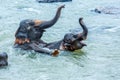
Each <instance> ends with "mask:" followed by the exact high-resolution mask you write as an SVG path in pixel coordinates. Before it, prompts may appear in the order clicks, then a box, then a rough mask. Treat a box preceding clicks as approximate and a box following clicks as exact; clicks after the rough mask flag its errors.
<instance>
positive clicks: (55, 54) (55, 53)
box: [51, 49, 59, 56]
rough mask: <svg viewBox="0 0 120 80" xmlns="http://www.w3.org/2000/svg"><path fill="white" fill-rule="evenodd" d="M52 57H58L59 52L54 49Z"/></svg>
mask: <svg viewBox="0 0 120 80" xmlns="http://www.w3.org/2000/svg"><path fill="white" fill-rule="evenodd" d="M51 55H52V56H58V55H59V50H57V49H55V50H54V51H53V52H52V54H51Z"/></svg>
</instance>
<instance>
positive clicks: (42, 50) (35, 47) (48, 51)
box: [29, 43, 59, 56]
mask: <svg viewBox="0 0 120 80" xmlns="http://www.w3.org/2000/svg"><path fill="white" fill-rule="evenodd" d="M29 47H30V48H31V49H33V50H34V51H36V52H39V53H46V54H48V55H52V56H58V54H59V51H58V50H57V49H55V50H52V49H49V48H44V47H39V46H38V45H37V44H35V43H30V44H29Z"/></svg>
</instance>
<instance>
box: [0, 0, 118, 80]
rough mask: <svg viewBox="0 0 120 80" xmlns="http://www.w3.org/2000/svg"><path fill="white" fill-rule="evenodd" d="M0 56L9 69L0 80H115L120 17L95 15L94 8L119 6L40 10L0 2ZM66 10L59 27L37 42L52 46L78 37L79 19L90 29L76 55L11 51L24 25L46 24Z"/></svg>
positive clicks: (110, 2) (28, 1)
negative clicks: (5, 58) (30, 21)
mask: <svg viewBox="0 0 120 80" xmlns="http://www.w3.org/2000/svg"><path fill="white" fill-rule="evenodd" d="M0 2H1V5H0V12H1V13H0V52H5V51H6V52H7V53H8V56H9V59H8V61H9V66H8V67H4V68H0V80H119V79H120V53H119V52H120V49H119V48H120V45H119V44H120V40H119V38H120V31H119V30H120V26H119V25H120V16H119V14H117V15H114V14H113V15H106V14H96V13H93V12H91V10H92V9H95V8H97V7H101V6H102V7H106V6H108V7H109V6H110V7H111V6H113V7H115V8H120V5H119V2H120V0H115V1H114V0H102V1H101V0H93V1H89V0H84V1H82V0H73V1H72V2H67V3H61V2H60V3H52V4H39V3H37V2H36V1H35V0H17V1H16V0H1V1H0ZM62 4H65V5H66V7H65V9H63V10H62V14H61V17H60V19H59V21H58V22H57V23H56V24H55V25H54V26H53V27H52V28H50V29H47V30H46V32H45V33H44V35H43V37H42V39H43V40H45V41H47V42H52V41H56V40H60V39H62V37H63V36H64V35H65V33H67V32H69V31H71V32H72V31H73V32H74V31H77V32H79V30H80V31H82V30H81V27H80V25H79V23H78V19H79V17H83V18H84V22H85V24H86V25H87V27H88V29H89V34H88V39H87V40H86V41H85V43H86V44H87V47H84V48H83V49H82V50H77V51H75V52H69V51H61V53H60V55H59V56H58V57H51V56H48V55H43V54H39V53H37V54H36V52H34V51H23V50H20V49H14V48H13V44H14V34H15V31H16V30H17V28H18V26H19V23H20V21H21V20H24V19H41V20H49V19H51V18H52V17H53V16H54V14H55V12H56V9H57V7H58V6H59V5H62Z"/></svg>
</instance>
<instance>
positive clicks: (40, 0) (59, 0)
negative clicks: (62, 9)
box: [37, 0, 72, 3]
mask: <svg viewBox="0 0 120 80" xmlns="http://www.w3.org/2000/svg"><path fill="white" fill-rule="evenodd" d="M68 1H72V0H37V2H39V3H52V2H68Z"/></svg>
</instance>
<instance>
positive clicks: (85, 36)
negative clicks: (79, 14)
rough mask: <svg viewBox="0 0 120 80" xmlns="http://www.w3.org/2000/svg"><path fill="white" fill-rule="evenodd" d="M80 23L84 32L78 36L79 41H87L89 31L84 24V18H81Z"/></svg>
mask: <svg viewBox="0 0 120 80" xmlns="http://www.w3.org/2000/svg"><path fill="white" fill-rule="evenodd" d="M79 23H80V25H81V27H82V29H83V32H82V33H80V34H78V37H77V39H79V40H85V39H86V38H87V34H88V29H87V27H86V25H85V24H84V22H83V18H79Z"/></svg>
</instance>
